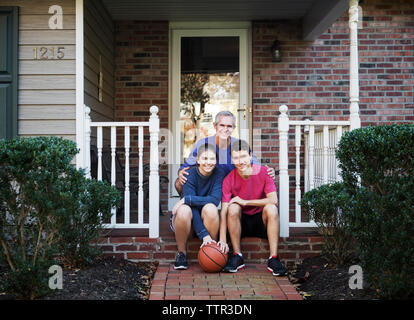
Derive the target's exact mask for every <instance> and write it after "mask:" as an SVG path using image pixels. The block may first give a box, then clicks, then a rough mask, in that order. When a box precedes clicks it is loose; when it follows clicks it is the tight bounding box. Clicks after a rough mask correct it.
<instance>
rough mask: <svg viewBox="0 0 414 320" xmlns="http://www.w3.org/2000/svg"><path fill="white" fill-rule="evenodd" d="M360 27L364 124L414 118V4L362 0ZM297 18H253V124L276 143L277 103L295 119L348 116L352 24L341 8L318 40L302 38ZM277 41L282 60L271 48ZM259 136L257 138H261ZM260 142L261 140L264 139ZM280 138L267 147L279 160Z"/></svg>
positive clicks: (270, 158) (266, 157)
mask: <svg viewBox="0 0 414 320" xmlns="http://www.w3.org/2000/svg"><path fill="white" fill-rule="evenodd" d="M362 8H363V17H364V18H363V29H360V30H358V38H359V47H358V49H359V65H360V69H359V73H360V104H359V107H360V116H361V122H362V126H367V125H376V124H385V123H397V122H398V123H401V122H411V123H412V122H414V102H413V92H414V65H413V62H414V20H413V15H414V2H413V1H402V0H400V1H392V0H387V1H385V0H383V1H381V0H376V1H369V0H368V1H364V3H363V4H362ZM300 35H301V28H300V23H299V22H297V23H295V22H293V23H292V22H283V21H278V22H254V23H253V110H254V112H253V128H263V129H262V136H261V138H262V139H263V140H264V141H272V142H275V141H277V138H278V136H277V133H276V132H277V130H276V129H277V116H278V115H279V112H278V106H280V105H281V104H286V105H288V107H289V115H290V116H291V117H292V118H295V119H297V120H302V119H305V118H310V119H313V120H348V117H349V98H348V95H349V27H348V13H344V14H343V15H342V17H341V18H340V19H338V20H337V21H336V22H335V23H334V24H333V25H332V27H330V28H329V29H328V30H327V31H326V32H325V33H324V34H323V35H321V36H320V37H319V38H318V39H317V40H315V41H300V40H299V39H300ZM275 39H278V40H280V44H281V49H282V54H283V60H282V62H280V63H273V62H272V61H271V56H270V47H271V45H272V43H273V41H274V40H275ZM257 138H258V137H257ZM262 145H263V143H262ZM277 150H278V145H277V143H272V144H270V146H269V147H267V146H265V147H263V146H262V160H263V162H265V163H272V164H273V165H276V164H277V162H278V159H277V157H274V155H275V152H276V151H277Z"/></svg>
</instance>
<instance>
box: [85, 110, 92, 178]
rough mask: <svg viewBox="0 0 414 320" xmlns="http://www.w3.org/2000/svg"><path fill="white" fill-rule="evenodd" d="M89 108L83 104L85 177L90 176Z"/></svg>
mask: <svg viewBox="0 0 414 320" xmlns="http://www.w3.org/2000/svg"><path fill="white" fill-rule="evenodd" d="M90 113H91V108H89V107H87V106H85V147H84V150H85V152H84V166H85V174H86V177H87V178H90V177H91V117H90Z"/></svg>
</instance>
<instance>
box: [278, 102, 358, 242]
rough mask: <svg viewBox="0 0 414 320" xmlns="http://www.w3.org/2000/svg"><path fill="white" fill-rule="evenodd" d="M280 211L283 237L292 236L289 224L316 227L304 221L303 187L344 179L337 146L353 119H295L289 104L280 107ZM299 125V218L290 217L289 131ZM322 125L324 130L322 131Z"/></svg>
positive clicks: (311, 187)
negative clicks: (290, 116)
mask: <svg viewBox="0 0 414 320" xmlns="http://www.w3.org/2000/svg"><path fill="white" fill-rule="evenodd" d="M279 111H280V115H279V126H278V129H279V197H280V201H279V210H280V236H281V237H288V236H289V227H315V226H316V224H315V222H314V221H302V211H301V206H300V200H301V198H302V189H303V190H304V191H305V192H306V191H309V190H312V189H314V188H316V187H319V186H320V185H323V184H327V183H332V182H335V181H338V180H339V179H340V176H339V168H338V160H337V159H336V157H335V148H336V146H337V144H338V142H339V140H340V139H341V136H342V134H343V132H344V131H348V130H349V129H348V128H349V126H350V125H351V122H350V121H310V120H304V121H292V120H289V117H288V114H287V111H288V108H287V106H286V105H282V106H280V108H279ZM290 126H295V154H296V168H295V169H296V170H295V171H296V172H295V221H290V219H289V195H290V193H289V172H288V165H289V157H288V132H289V128H290ZM302 127H303V129H304V130H303V131H304V134H305V135H304V142H305V159H304V163H305V167H304V186H302V185H301V152H300V150H301V143H302ZM319 128H322V130H319V131H318V129H319Z"/></svg>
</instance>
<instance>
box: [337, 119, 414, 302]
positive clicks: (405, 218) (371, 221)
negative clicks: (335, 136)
mask: <svg viewBox="0 0 414 320" xmlns="http://www.w3.org/2000/svg"><path fill="white" fill-rule="evenodd" d="M336 155H337V157H338V159H339V161H340V168H341V170H342V177H343V183H344V186H345V189H346V192H347V193H348V194H349V195H350V202H349V204H350V205H349V211H348V212H347V215H346V217H347V223H348V224H349V226H350V228H351V231H352V233H353V236H354V237H355V238H356V240H357V242H358V247H359V252H360V259H361V264H362V267H363V271H364V277H366V279H367V280H368V281H370V282H371V284H373V285H374V286H375V287H376V288H377V289H378V292H379V293H380V295H381V296H382V297H384V298H396V297H401V298H407V297H414V126H413V125H387V126H375V127H366V128H361V129H357V130H354V131H351V132H348V133H345V134H344V136H343V137H342V139H341V141H340V143H339V146H338V149H337V152H336Z"/></svg>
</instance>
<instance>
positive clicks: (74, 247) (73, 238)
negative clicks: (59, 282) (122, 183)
mask: <svg viewBox="0 0 414 320" xmlns="http://www.w3.org/2000/svg"><path fill="white" fill-rule="evenodd" d="M70 183H71V189H72V190H76V192H74V193H73V200H74V201H73V202H72V203H71V206H70V207H67V215H66V222H65V223H64V224H63V225H62V229H61V237H59V243H58V248H59V253H60V255H61V257H62V260H63V262H64V263H65V264H66V265H70V266H71V267H82V266H85V265H87V264H88V263H90V262H91V261H92V260H93V258H95V257H96V256H97V255H99V254H100V253H101V252H100V250H99V249H98V247H97V246H94V245H91V244H92V242H94V241H96V240H98V238H99V236H100V234H101V231H102V221H107V220H108V219H109V218H110V217H111V208H113V207H119V204H120V200H121V195H120V193H119V192H118V191H117V190H116V189H115V188H112V187H110V186H109V185H108V184H107V183H106V182H102V181H96V180H90V179H85V178H84V175H83V173H82V172H81V171H75V172H73V174H72V176H71V181H70ZM75 200H76V201H75Z"/></svg>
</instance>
